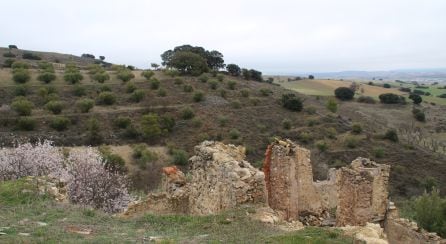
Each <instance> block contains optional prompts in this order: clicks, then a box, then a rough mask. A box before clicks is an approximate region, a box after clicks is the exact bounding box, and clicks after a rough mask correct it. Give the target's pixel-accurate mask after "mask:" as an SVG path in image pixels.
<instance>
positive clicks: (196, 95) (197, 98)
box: [192, 91, 204, 103]
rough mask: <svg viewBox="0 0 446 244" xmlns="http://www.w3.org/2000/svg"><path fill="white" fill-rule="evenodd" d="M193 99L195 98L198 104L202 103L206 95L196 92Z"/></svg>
mask: <svg viewBox="0 0 446 244" xmlns="http://www.w3.org/2000/svg"><path fill="white" fill-rule="evenodd" d="M192 98H193V100H194V102H196V103H197V102H201V101H203V99H204V93H203V92H202V91H196V92H194V95H193V97H192Z"/></svg>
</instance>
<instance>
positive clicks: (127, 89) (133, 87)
mask: <svg viewBox="0 0 446 244" xmlns="http://www.w3.org/2000/svg"><path fill="white" fill-rule="evenodd" d="M136 89H137V87H136V85H135V83H133V82H129V83H127V86H126V87H125V92H127V93H132V92H134V91H135V90H136Z"/></svg>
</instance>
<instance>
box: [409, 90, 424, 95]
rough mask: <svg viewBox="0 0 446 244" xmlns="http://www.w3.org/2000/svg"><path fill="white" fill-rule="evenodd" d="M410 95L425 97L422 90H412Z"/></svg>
mask: <svg viewBox="0 0 446 244" xmlns="http://www.w3.org/2000/svg"><path fill="white" fill-rule="evenodd" d="M412 94H416V95H426V93H425V92H424V91H422V90H416V89H415V90H413V92H412Z"/></svg>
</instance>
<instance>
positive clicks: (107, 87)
mask: <svg viewBox="0 0 446 244" xmlns="http://www.w3.org/2000/svg"><path fill="white" fill-rule="evenodd" d="M99 91H100V92H109V91H111V88H110V87H109V86H107V85H101V86H100V87H99Z"/></svg>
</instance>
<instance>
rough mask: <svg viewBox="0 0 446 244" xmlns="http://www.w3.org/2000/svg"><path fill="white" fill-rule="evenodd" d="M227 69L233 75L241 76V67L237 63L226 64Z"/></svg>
mask: <svg viewBox="0 0 446 244" xmlns="http://www.w3.org/2000/svg"><path fill="white" fill-rule="evenodd" d="M226 70H227V71H228V73H229V74H230V75H232V76H239V75H240V73H241V69H240V67H239V66H238V65H236V64H228V65H226Z"/></svg>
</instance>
